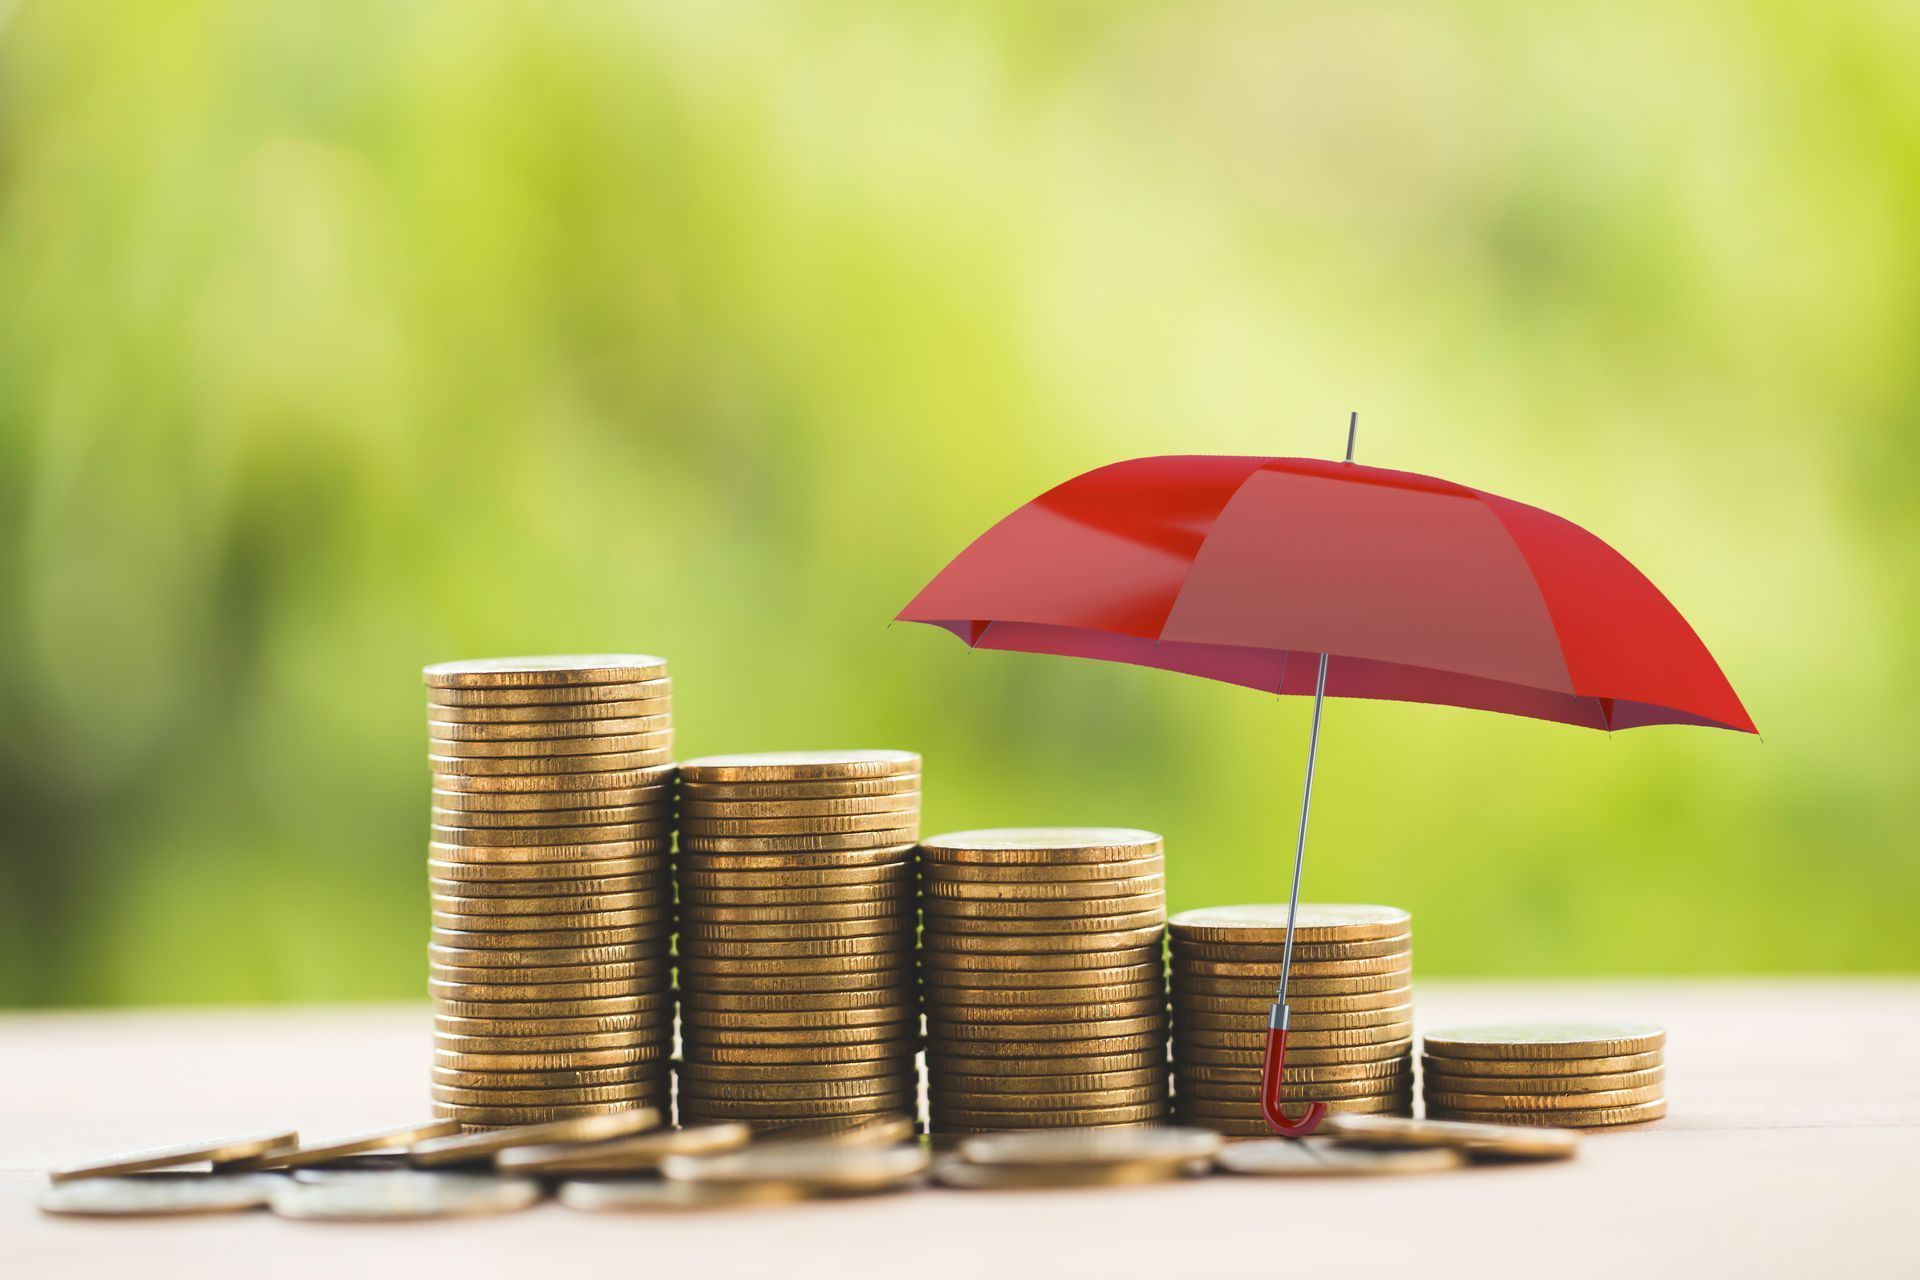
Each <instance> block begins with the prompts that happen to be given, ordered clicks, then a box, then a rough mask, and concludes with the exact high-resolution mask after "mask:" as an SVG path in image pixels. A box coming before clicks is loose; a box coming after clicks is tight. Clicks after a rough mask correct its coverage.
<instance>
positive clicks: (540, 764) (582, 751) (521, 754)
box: [427, 729, 673, 773]
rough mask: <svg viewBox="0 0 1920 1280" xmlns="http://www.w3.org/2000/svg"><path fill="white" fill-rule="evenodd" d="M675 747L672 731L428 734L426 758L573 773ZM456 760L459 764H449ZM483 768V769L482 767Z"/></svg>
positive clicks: (460, 768)
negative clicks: (565, 734) (531, 735)
mask: <svg viewBox="0 0 1920 1280" xmlns="http://www.w3.org/2000/svg"><path fill="white" fill-rule="evenodd" d="M672 746H673V731H672V730H670V729H667V730H656V731H654V732H652V733H629V734H620V735H617V736H614V735H609V736H606V737H593V738H501V739H485V740H480V741H470V740H452V739H448V738H429V739H428V740H427V750H428V752H429V755H428V756H427V759H428V760H430V761H434V762H435V763H436V767H438V768H441V769H445V770H446V771H448V772H451V773H572V772H576V771H577V770H580V769H584V768H596V767H597V768H618V767H620V766H617V765H609V764H599V765H594V764H591V763H583V762H590V761H595V760H601V759H603V758H604V757H608V756H616V755H642V754H645V753H647V752H652V751H660V750H666V749H669V748H671V747H672ZM452 761H457V762H458V764H457V765H456V764H453V763H449V762H452ZM482 766H484V767H482Z"/></svg>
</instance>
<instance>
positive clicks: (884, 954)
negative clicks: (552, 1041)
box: [675, 751, 920, 1129]
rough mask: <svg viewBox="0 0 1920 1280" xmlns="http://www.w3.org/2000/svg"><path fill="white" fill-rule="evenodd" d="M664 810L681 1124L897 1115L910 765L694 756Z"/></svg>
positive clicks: (907, 1110) (807, 755) (843, 757)
mask: <svg viewBox="0 0 1920 1280" xmlns="http://www.w3.org/2000/svg"><path fill="white" fill-rule="evenodd" d="M679 804H680V814H679V833H680V843H679V854H678V858H677V861H676V863H675V881H676V886H677V888H678V890H679V896H680V936H679V944H678V945H679V956H678V967H679V980H680V1042H681V1063H680V1068H679V1104H680V1120H681V1123H683V1124H710V1123H716V1122H721V1121H729V1120H738V1121H745V1122H747V1123H749V1124H752V1125H753V1126H754V1127H755V1128H757V1129H775V1128H780V1127H782V1126H786V1125H794V1124H808V1125H814V1126H820V1125H826V1126H828V1127H831V1126H832V1125H834V1124H845V1125H850V1126H852V1125H859V1124H861V1123H863V1122H865V1121H867V1120H870V1119H872V1118H873V1117H875V1116H882V1115H902V1114H905V1115H911V1114H913V1113H914V1112H915V1110H916V1109H917V1107H918V1101H919V1099H918V1094H919V1073H918V1070H917V1068H916V1065H915V1058H914V1055H915V1053H916V1051H917V1049H918V1041H919V1032H920V1005H919V999H918V992H917V991H916V989H915V986H914V969H913V942H914V925H915V902H914V881H913V842H914V840H915V839H916V838H917V837H918V836H919V834H920V757H919V756H917V755H915V754H913V753H912V752H908V751H816V752H782V753H773V754H766V755H732V756H708V757H705V758H703V759H698V760H690V761H688V762H686V763H685V764H683V765H682V766H681V769H680V801H679Z"/></svg>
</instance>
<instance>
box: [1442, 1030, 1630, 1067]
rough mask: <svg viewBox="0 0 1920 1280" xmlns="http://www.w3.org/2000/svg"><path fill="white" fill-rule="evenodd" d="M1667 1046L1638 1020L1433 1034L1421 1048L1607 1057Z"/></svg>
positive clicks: (1474, 1054)
mask: <svg viewBox="0 0 1920 1280" xmlns="http://www.w3.org/2000/svg"><path fill="white" fill-rule="evenodd" d="M1666 1042H1667V1033H1666V1032H1665V1031H1663V1030H1662V1029H1660V1028H1659V1027H1655V1026H1649V1025H1647V1024H1645V1023H1638V1022H1516V1023H1501V1024H1495V1025H1487V1026H1473V1027H1451V1028H1448V1029H1447V1030H1445V1031H1429V1032H1428V1033H1427V1034H1426V1035H1425V1036H1424V1037H1423V1038H1422V1041H1421V1045H1422V1048H1423V1049H1425V1051H1426V1052H1427V1053H1428V1054H1429V1055H1430V1056H1432V1057H1436V1058H1474V1059H1479V1058H1501V1059H1512V1058H1604V1057H1614V1056H1620V1055H1627V1054H1640V1053H1653V1052H1656V1051H1658V1050H1660V1049H1662V1048H1663V1047H1664V1046H1665V1045H1666Z"/></svg>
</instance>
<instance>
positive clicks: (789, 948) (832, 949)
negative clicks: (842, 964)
mask: <svg viewBox="0 0 1920 1280" xmlns="http://www.w3.org/2000/svg"><path fill="white" fill-rule="evenodd" d="M678 946H679V950H680V955H681V956H682V957H683V958H684V959H689V960H696V961H697V960H701V959H706V958H712V959H729V958H732V959H756V960H772V959H799V958H810V957H825V956H861V955H888V956H900V955H904V956H909V957H910V956H911V955H912V954H913V945H912V941H911V939H910V938H909V939H905V940H903V939H902V938H901V937H900V936H899V935H897V934H893V933H883V934H875V935H872V936H869V937H846V938H773V939H768V938H753V939H736V938H732V937H726V938H713V939H705V938H700V937H695V936H690V935H687V934H682V935H681V936H680V939H679V942H678Z"/></svg>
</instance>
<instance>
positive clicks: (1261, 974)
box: [1180, 951, 1413, 991]
mask: <svg viewBox="0 0 1920 1280" xmlns="http://www.w3.org/2000/svg"><path fill="white" fill-rule="evenodd" d="M1280 969H1281V960H1280V957H1278V956H1275V957H1274V958H1273V959H1271V960H1238V961H1236V960H1194V959H1191V958H1188V957H1187V956H1185V955H1182V957H1181V959H1180V972H1181V973H1183V974H1185V975H1186V976H1187V977H1188V978H1189V979H1191V980H1192V981H1193V982H1195V983H1196V984H1198V983H1203V982H1204V983H1212V982H1214V981H1216V980H1218V979H1227V980H1230V981H1235V982H1248V981H1257V982H1263V983H1265V984H1266V986H1267V989H1268V990H1269V991H1271V990H1274V989H1276V988H1277V986H1278V984H1279V982H1280ZM1412 972H1413V953H1412V952H1411V951H1408V952H1403V953H1401V954H1399V955H1390V956H1370V957H1359V958H1356V959H1352V960H1315V961H1311V962H1305V961H1301V960H1299V959H1297V958H1296V959H1295V961H1294V964H1293V968H1292V971H1291V973H1292V977H1294V978H1341V977H1400V978H1405V977H1406V976H1407V975H1409V974H1411V973H1412Z"/></svg>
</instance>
